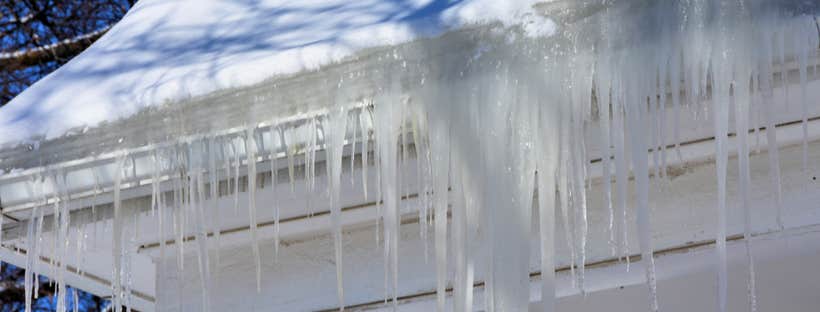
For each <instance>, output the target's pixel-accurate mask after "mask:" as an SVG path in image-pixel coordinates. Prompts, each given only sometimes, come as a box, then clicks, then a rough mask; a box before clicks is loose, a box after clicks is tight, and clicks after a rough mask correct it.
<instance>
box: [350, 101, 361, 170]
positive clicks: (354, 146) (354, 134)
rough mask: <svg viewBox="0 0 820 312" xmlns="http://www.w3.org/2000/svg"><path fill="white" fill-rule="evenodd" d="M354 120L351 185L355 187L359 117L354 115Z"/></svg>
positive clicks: (352, 125) (351, 149)
mask: <svg viewBox="0 0 820 312" xmlns="http://www.w3.org/2000/svg"><path fill="white" fill-rule="evenodd" d="M350 119H352V121H353V122H352V123H351V124H350V128H352V129H353V137H352V138H351V139H350V185H354V184H355V183H356V179H355V177H356V176H355V175H353V172H355V169H356V133H358V132H359V128H360V126H359V115H358V114H353V116H352V117H351V118H350Z"/></svg>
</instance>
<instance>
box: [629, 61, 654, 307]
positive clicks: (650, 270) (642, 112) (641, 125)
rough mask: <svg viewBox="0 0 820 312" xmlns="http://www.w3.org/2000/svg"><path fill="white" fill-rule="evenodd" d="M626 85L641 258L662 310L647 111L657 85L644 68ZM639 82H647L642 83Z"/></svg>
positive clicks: (652, 293)
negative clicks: (654, 243) (654, 242)
mask: <svg viewBox="0 0 820 312" xmlns="http://www.w3.org/2000/svg"><path fill="white" fill-rule="evenodd" d="M633 62H635V63H634V64H632V65H633V66H628V67H627V68H630V67H631V68H634V69H636V68H638V63H637V60H633ZM624 80H625V81H627V82H625V85H624V87H625V88H626V90H625V92H626V96H625V99H626V100H627V102H626V103H625V110H626V119H627V120H628V123H627V129H626V131H627V132H628V133H629V138H630V143H631V147H632V149H631V152H632V168H633V172H634V175H635V192H636V195H637V196H636V207H637V217H638V218H637V225H638V244H639V245H640V249H641V260H642V261H643V264H644V268H645V271H646V279H647V283H648V285H649V294H650V302H649V306H650V310H651V311H658V299H657V289H656V287H657V286H656V280H655V259H654V257H653V250H652V235H651V234H652V233H651V232H652V229H651V227H650V222H651V219H650V213H649V168H648V167H647V166H648V162H649V161H648V156H647V152H646V151H647V150H648V149H649V146H648V142H647V138H646V127H647V126H648V125H649V122H650V118H649V116H647V115H648V113H647V111H646V107H647V105H646V104H647V103H651V102H652V100H651V98H650V96H651V94H652V92H653V91H654V88H651V85H650V84H648V83H647V82H649V81H653V80H652V78H650V77H645V76H642V75H641V73H640V71H637V70H632V72H631V73H627V74H626V77H625V78H624ZM639 84H644V86H641V85H639Z"/></svg>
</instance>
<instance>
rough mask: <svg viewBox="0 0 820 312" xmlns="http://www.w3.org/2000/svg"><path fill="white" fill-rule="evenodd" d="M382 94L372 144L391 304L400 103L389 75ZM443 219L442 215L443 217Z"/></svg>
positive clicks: (397, 216) (394, 293)
mask: <svg viewBox="0 0 820 312" xmlns="http://www.w3.org/2000/svg"><path fill="white" fill-rule="evenodd" d="M391 83H392V85H390V87H389V89H388V90H386V92H387V93H386V94H381V95H380V96H379V100H377V101H376V105H375V115H376V118H374V119H375V122H376V124H375V127H376V129H377V130H376V146H377V149H378V155H379V156H378V158H379V172H380V176H381V178H380V184H381V185H382V187H381V190H382V191H383V192H384V194H383V196H384V197H383V202H384V209H383V216H384V218H383V219H384V246H385V250H386V251H387V254H388V255H389V259H386V260H387V261H388V263H389V265H388V267H389V269H390V274H389V275H390V277H391V280H392V287H391V289H392V297H393V305H394V307H395V306H396V305H397V304H398V301H397V299H398V278H399V277H398V269H399V268H398V261H399V257H398V250H399V249H398V245H399V226H400V217H401V216H400V214H399V209H398V208H399V200H400V198H399V196H400V194H399V190H398V185H397V182H398V181H397V180H398V175H397V174H398V172H397V169H398V168H397V165H398V163H397V162H398V157H399V155H398V138H399V131H400V125H401V122H402V121H401V119H400V118H401V109H402V108H401V107H400V106H399V105H404V103H402V102H401V101H402V99H400V98H399V97H400V96H401V93H400V91H401V90H400V88H399V85H398V83H399V82H398V81H397V80H396V79H393V80H392V81H391ZM445 222H446V217H445Z"/></svg>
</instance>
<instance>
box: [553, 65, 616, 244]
mask: <svg viewBox="0 0 820 312" xmlns="http://www.w3.org/2000/svg"><path fill="white" fill-rule="evenodd" d="M611 81H612V77H611V75H610V74H609V64H608V63H607V60H604V61H603V63H601V64H598V69H597V72H596V75H595V88H596V89H595V95H596V97H597V98H596V100H597V104H598V120H599V124H600V127H601V170H602V172H603V180H602V183H601V185H602V186H603V188H604V207H606V210H607V212H608V215H609V219H608V222H607V224H608V228H609V247H610V249H611V253H612V255H613V256H614V255H615V254H616V252H617V251H616V243H615V210H614V207H613V206H612V171H611V168H610V158H611V153H610V151H611V144H612V143H611V136H610V118H609V108H610V106H609V103H610V102H609V99H610V92H609V90H610V83H611ZM550 113H552V114H555V112H550ZM555 144H557V142H556V143H555ZM555 152H556V153H557V151H555ZM544 153H546V152H544ZM544 155H550V154H544ZM541 157H547V156H541ZM539 181H540V180H539ZM552 183H555V181H552ZM550 204H553V203H550Z"/></svg>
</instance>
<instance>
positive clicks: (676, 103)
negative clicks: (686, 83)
mask: <svg viewBox="0 0 820 312" xmlns="http://www.w3.org/2000/svg"><path fill="white" fill-rule="evenodd" d="M681 53H682V52H681V51H679V50H677V49H675V50H674V51H673V52H672V59H671V61H670V64H669V66H670V67H669V86H670V88H671V89H672V90H671V92H672V140H674V141H675V154H676V155H677V158H678V162H683V155H682V154H681V151H680V143H681V142H680V114H681V113H680V106H681V103H680V93H681V89H680V88H681V85H680V84H681V79H682V78H681V70H680V66H681V60H680V59H681Z"/></svg>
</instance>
